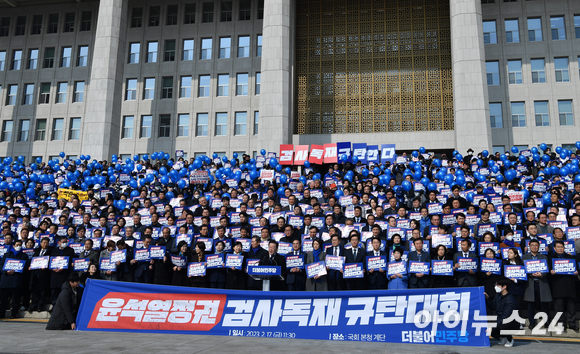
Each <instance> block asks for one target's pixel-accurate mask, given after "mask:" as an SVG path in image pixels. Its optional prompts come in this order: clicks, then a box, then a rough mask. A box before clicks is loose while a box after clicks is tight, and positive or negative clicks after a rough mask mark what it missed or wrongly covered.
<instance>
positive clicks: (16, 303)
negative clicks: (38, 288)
mask: <svg viewBox="0 0 580 354" xmlns="http://www.w3.org/2000/svg"><path fill="white" fill-rule="evenodd" d="M7 259H18V260H23V261H26V264H25V265H24V268H23V269H24V270H23V272H22V273H18V272H15V271H14V270H9V271H4V270H3V271H2V277H0V318H4V316H5V314H6V308H7V307H8V299H9V298H10V297H12V311H11V315H10V318H16V316H17V315H18V311H19V310H20V295H21V294H22V291H23V289H24V286H25V285H28V284H24V275H25V274H24V272H26V271H27V269H28V256H27V255H26V254H24V252H22V240H16V241H14V245H11V246H10V247H9V248H8V251H6V253H4V257H2V259H1V260H0V269H3V268H4V263H5V262H6V260H7Z"/></svg>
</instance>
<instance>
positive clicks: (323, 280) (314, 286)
mask: <svg viewBox="0 0 580 354" xmlns="http://www.w3.org/2000/svg"><path fill="white" fill-rule="evenodd" d="M325 259H326V253H324V246H323V244H322V240H321V239H319V238H316V239H314V240H313V241H312V251H310V252H308V253H307V254H306V260H305V264H312V263H316V262H323V261H324V260H325ZM327 290H328V284H327V276H326V275H315V276H314V278H308V279H306V291H327Z"/></svg>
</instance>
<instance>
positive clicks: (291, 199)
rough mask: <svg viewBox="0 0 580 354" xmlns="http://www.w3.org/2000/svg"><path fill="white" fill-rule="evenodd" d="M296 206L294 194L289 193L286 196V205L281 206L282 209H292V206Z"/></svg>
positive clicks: (291, 210)
mask: <svg viewBox="0 0 580 354" xmlns="http://www.w3.org/2000/svg"><path fill="white" fill-rule="evenodd" d="M295 206H298V202H297V201H296V196H294V195H291V196H289V197H288V205H286V206H285V207H283V208H282V211H290V212H293V211H294V207H295Z"/></svg>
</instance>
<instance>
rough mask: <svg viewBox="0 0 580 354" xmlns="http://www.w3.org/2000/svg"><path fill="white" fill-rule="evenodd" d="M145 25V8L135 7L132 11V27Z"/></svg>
mask: <svg viewBox="0 0 580 354" xmlns="http://www.w3.org/2000/svg"><path fill="white" fill-rule="evenodd" d="M141 26H143V8H142V7H134V8H133V11H131V27H133V28H135V27H141Z"/></svg>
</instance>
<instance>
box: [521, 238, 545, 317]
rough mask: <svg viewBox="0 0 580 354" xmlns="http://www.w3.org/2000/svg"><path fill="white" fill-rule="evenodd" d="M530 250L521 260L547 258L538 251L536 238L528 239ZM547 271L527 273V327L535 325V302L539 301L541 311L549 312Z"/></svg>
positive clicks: (525, 298) (525, 299)
mask: <svg viewBox="0 0 580 354" xmlns="http://www.w3.org/2000/svg"><path fill="white" fill-rule="evenodd" d="M529 248H530V252H528V253H526V254H524V256H523V257H522V260H524V261H525V260H528V259H546V260H547V259H548V257H546V256H545V255H543V254H541V253H540V242H539V241H538V240H536V239H533V240H530V243H529ZM548 274H549V273H548V272H545V273H540V272H535V273H532V274H528V284H527V286H526V291H525V293H524V301H526V302H527V303H528V319H529V321H530V325H529V328H534V327H535V325H536V320H535V319H534V317H535V316H536V303H537V302H539V303H540V306H541V309H542V312H545V313H546V314H549V313H550V312H549V311H550V310H549V308H548V303H550V302H552V293H551V291H550V284H549V283H548Z"/></svg>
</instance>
